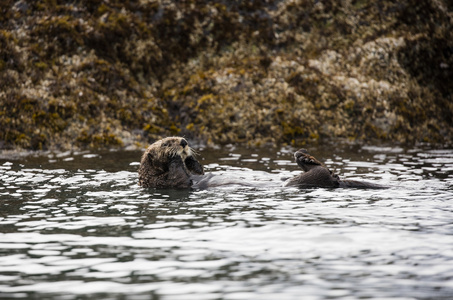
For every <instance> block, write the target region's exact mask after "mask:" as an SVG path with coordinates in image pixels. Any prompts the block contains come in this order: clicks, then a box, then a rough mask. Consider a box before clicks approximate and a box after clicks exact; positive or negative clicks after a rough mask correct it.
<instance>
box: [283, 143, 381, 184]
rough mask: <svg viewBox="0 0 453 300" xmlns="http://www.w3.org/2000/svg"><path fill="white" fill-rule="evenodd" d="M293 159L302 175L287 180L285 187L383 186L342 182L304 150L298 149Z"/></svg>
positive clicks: (361, 182)
mask: <svg viewBox="0 0 453 300" xmlns="http://www.w3.org/2000/svg"><path fill="white" fill-rule="evenodd" d="M294 158H295V160H296V163H297V165H298V166H299V167H301V168H302V170H304V173H301V174H299V175H297V176H296V177H293V178H291V179H289V180H288V181H287V182H286V183H285V186H298V187H331V188H338V187H340V188H371V189H382V188H386V187H384V186H381V185H378V184H374V183H370V182H363V181H356V180H342V179H340V177H339V176H338V175H337V174H334V173H333V172H332V171H330V170H329V169H327V167H325V166H324V165H323V164H322V163H321V162H320V161H319V160H317V159H316V158H314V157H313V156H311V155H310V154H309V153H308V152H307V150H306V149H300V150H298V151H296V152H295V153H294Z"/></svg>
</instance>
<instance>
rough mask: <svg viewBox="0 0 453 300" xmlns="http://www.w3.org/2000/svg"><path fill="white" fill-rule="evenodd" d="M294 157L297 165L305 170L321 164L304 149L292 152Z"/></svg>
mask: <svg viewBox="0 0 453 300" xmlns="http://www.w3.org/2000/svg"><path fill="white" fill-rule="evenodd" d="M294 158H295V160H296V163H297V165H298V166H299V167H301V168H302V169H303V170H304V171H305V172H307V171H309V170H311V169H312V168H313V167H315V166H321V165H322V164H321V162H320V161H318V160H317V159H316V158H314V157H313V156H311V155H310V154H309V153H308V152H307V150H306V149H300V150H298V151H297V152H296V153H294Z"/></svg>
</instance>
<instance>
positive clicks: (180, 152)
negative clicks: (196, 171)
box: [156, 137, 192, 160]
mask: <svg viewBox="0 0 453 300" xmlns="http://www.w3.org/2000/svg"><path fill="white" fill-rule="evenodd" d="M156 143H158V144H160V145H156V146H157V147H158V148H160V149H159V150H158V152H160V153H165V154H167V156H168V157H169V158H171V157H175V156H180V157H181V158H182V160H185V159H186V158H187V157H188V156H191V155H192V149H191V148H190V147H189V143H187V141H186V140H185V139H183V138H180V137H169V138H164V139H162V140H160V141H158V142H156ZM157 147H156V148H157Z"/></svg>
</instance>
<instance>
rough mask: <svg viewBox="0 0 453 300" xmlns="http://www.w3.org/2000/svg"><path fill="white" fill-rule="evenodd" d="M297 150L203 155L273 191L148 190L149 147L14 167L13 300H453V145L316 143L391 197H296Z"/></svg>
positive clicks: (0, 178) (340, 166) (8, 214)
mask: <svg viewBox="0 0 453 300" xmlns="http://www.w3.org/2000/svg"><path fill="white" fill-rule="evenodd" d="M294 150H295V149H289V148H288V149H287V148H283V149H280V150H278V151H276V150H272V149H270V150H260V151H256V150H253V149H242V148H234V147H230V148H227V149H218V150H202V151H200V159H201V161H202V163H203V164H204V165H205V167H206V169H207V171H208V172H214V173H216V174H223V175H224V176H231V177H236V178H240V179H241V180H244V181H251V180H255V181H260V180H261V181H268V182H269V184H268V185H265V186H263V187H246V186H239V185H234V186H227V187H219V188H212V189H208V190H202V191H184V190H153V189H150V190H147V189H142V188H140V187H138V186H137V173H136V170H137V168H138V160H139V158H140V154H141V153H138V152H104V153H88V152H83V153H70V152H68V153H61V154H58V155H54V154H49V155H44V156H36V157H34V156H27V157H21V158H20V157H19V158H16V159H13V158H3V159H1V160H0V228H1V231H0V298H16V299H30V298H34V299H41V298H45V299H60V298H64V299H76V298H80V297H87V298H89V299H96V298H97V299H106V298H108V299H300V297H301V295H304V298H303V299H345V298H347V299H357V298H398V299H452V297H453V284H452V282H453V250H452V249H453V221H452V220H453V208H452V201H453V192H452V187H453V150H451V149H440V150H438V149H430V148H429V147H427V146H426V147H420V148H414V149H405V148H399V147H376V146H367V147H358V146H348V145H342V146H338V145H336V146H335V147H332V146H329V147H322V148H321V147H319V148H317V147H315V148H310V152H311V153H312V154H313V155H315V156H316V157H317V158H319V159H320V160H323V161H324V162H325V163H326V164H327V165H328V166H329V168H331V169H335V170H336V172H337V173H339V174H340V175H341V176H342V177H343V178H348V179H360V180H368V181H373V182H377V183H380V184H386V185H391V186H392V187H391V188H390V189H388V190H356V189H321V188H319V189H306V190H300V189H296V188H282V187H281V186H280V183H281V179H282V178H286V177H290V176H294V175H296V174H298V172H299V170H298V167H297V165H296V164H295V163H293V162H292V152H293V151H294Z"/></svg>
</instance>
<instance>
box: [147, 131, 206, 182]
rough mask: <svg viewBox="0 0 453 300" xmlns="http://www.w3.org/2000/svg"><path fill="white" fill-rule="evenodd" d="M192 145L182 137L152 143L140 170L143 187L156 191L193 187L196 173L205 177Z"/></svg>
mask: <svg viewBox="0 0 453 300" xmlns="http://www.w3.org/2000/svg"><path fill="white" fill-rule="evenodd" d="M194 154H195V153H194V151H193V149H192V148H190V147H189V143H188V142H187V141H186V140H185V139H184V138H181V137H167V138H164V139H161V140H159V141H157V142H155V143H153V144H151V145H150V146H149V147H148V149H146V151H145V153H144V154H143V156H142V159H141V161H140V168H139V169H138V178H139V185H140V186H142V187H154V188H190V187H191V186H192V179H191V176H192V175H193V174H198V175H202V174H204V170H203V166H202V165H201V164H200V163H199V162H198V161H197V160H196V159H195V157H194Z"/></svg>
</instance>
